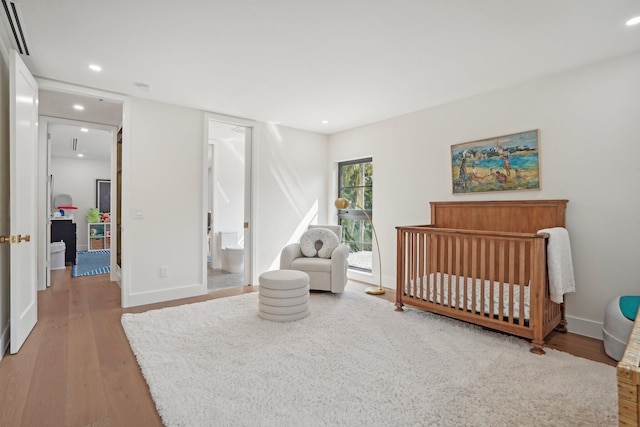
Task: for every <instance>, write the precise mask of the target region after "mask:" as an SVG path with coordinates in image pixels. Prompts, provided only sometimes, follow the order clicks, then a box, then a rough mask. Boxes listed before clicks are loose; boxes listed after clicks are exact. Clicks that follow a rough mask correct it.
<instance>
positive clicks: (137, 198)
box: [122, 99, 328, 306]
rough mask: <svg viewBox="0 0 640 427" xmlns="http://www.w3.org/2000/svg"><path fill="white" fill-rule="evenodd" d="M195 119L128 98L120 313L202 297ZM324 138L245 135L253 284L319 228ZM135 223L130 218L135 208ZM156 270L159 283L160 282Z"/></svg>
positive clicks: (267, 129) (266, 132) (198, 119)
mask: <svg viewBox="0 0 640 427" xmlns="http://www.w3.org/2000/svg"><path fill="white" fill-rule="evenodd" d="M203 120H204V115H203V113H202V112H199V111H196V110H192V109H188V108H182V107H177V106H172V105H167V104H161V103H155V102H151V101H145V100H140V99H132V100H131V124H130V129H129V131H127V129H126V126H127V124H126V123H125V128H124V139H123V163H124V164H123V188H124V189H123V192H124V194H123V241H122V243H123V270H122V271H123V281H124V282H125V284H124V288H125V289H128V291H127V292H128V294H126V295H125V296H124V299H123V304H124V305H125V306H132V305H140V304H148V303H152V302H156V301H164V300H170V299H176V298H184V297H188V296H191V295H198V294H201V293H204V292H206V277H203V276H204V275H203V273H204V269H203V268H202V266H203V265H204V264H203V263H204V260H205V257H206V253H205V251H204V248H205V245H204V238H205V234H204V228H203V227H204V226H205V223H204V221H203V213H204V212H205V206H207V203H206V201H205V200H203V194H205V193H204V191H203V188H202V185H203V179H202V177H203V175H202V174H203V173H206V171H204V170H203V168H204V167H205V163H206V162H203V159H202V155H203V146H202V144H204V143H205V140H204V135H203V127H204V126H203ZM327 142H328V137H327V136H325V135H320V134H315V133H311V132H304V131H299V130H295V129H289V128H283V127H276V126H270V125H266V124H262V123H259V124H257V125H256V127H255V129H254V156H253V157H254V176H255V177H254V180H253V182H254V186H255V188H254V198H253V199H254V203H255V204H254V223H255V224H254V226H253V230H254V246H255V247H254V253H255V254H256V260H255V263H254V278H253V282H256V283H257V281H256V280H255V279H256V278H257V276H258V275H259V274H260V273H262V272H264V271H267V270H270V269H273V268H277V267H278V261H279V256H280V251H281V250H282V248H283V246H284V245H285V244H286V243H288V242H290V241H294V240H297V239H299V237H300V234H301V233H302V231H303V230H304V229H305V228H306V226H307V225H308V224H309V223H314V222H324V221H326V211H327V207H326V199H327V192H326V191H327V173H326V164H327V151H328V148H327ZM140 210H141V211H143V214H144V218H142V219H136V218H134V215H133V214H134V213H135V212H136V211H140ZM161 266H166V267H167V268H168V272H169V274H168V277H166V278H161V277H160V274H159V271H160V267H161Z"/></svg>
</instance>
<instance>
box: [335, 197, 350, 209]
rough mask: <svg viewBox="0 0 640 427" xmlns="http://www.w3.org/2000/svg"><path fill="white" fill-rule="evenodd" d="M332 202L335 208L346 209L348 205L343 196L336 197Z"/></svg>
mask: <svg viewBox="0 0 640 427" xmlns="http://www.w3.org/2000/svg"><path fill="white" fill-rule="evenodd" d="M333 204H334V205H335V207H336V209H347V208H348V207H349V201H348V200H347V199H345V198H344V197H340V198H338V199H336V201H335V202H333Z"/></svg>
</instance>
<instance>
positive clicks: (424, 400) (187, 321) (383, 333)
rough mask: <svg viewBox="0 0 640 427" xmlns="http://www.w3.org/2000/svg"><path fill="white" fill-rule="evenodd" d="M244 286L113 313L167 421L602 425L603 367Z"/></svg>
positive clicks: (608, 406) (607, 382)
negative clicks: (261, 313) (273, 296)
mask: <svg viewBox="0 0 640 427" xmlns="http://www.w3.org/2000/svg"><path fill="white" fill-rule="evenodd" d="M257 299H258V295H257V293H250V294H244V295H240V296H235V297H230V298H223V299H216V300H211V301H207V302H202V303H196V304H189V305H183V306H179V307H172V308H165V309H161V310H154V311H148V312H146V313H140V314H124V315H123V316H122V325H123V326H124V330H125V331H126V334H127V337H128V338H129V342H130V344H131V348H132V349H133V352H134V353H135V355H136V357H137V360H138V363H139V364H140V367H141V368H142V373H143V375H144V377H145V379H146V381H147V383H148V384H149V388H150V390H151V395H152V397H153V399H154V401H155V404H156V407H157V408H158V413H159V414H160V416H161V417H162V420H163V422H164V423H165V425H167V426H320V425H322V426H327V425H343V426H387V425H402V426H467V425H474V426H598V427H602V426H615V425H617V403H616V402H617V401H616V399H617V389H616V373H615V369H614V368H613V367H611V366H607V365H604V364H601V363H597V362H593V361H589V360H586V359H582V358H578V357H574V356H571V355H569V354H567V353H562V352H559V351H555V350H551V349H547V350H546V352H547V354H546V355H543V356H537V355H534V354H532V353H530V352H529V347H530V346H529V343H528V342H527V341H526V340H522V339H517V338H514V337H510V336H505V335H502V334H498V333H494V332H489V331H486V330H483V329H481V328H478V327H475V326H471V325H468V324H465V323H462V322H458V321H455V320H451V319H447V318H445V317H441V316H437V315H433V314H429V313H425V312H422V311H419V310H413V309H407V310H406V311H405V312H404V313H398V312H395V311H394V305H393V304H392V303H390V302H387V301H384V300H381V299H379V298H376V297H372V296H369V295H366V294H363V293H361V292H358V291H355V290H350V289H349V288H347V289H346V291H345V293H344V294H342V295H332V294H312V295H311V297H310V299H311V314H310V315H309V317H307V318H305V319H302V320H299V321H296V322H291V323H277V322H271V321H268V320H263V319H261V318H259V317H258V315H257Z"/></svg>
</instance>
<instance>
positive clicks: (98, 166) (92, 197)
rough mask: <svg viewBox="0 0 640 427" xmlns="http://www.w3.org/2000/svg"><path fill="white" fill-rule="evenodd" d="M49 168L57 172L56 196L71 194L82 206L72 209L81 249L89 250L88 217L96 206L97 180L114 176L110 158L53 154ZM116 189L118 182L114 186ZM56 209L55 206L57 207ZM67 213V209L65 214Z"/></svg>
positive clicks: (76, 204)
mask: <svg viewBox="0 0 640 427" xmlns="http://www.w3.org/2000/svg"><path fill="white" fill-rule="evenodd" d="M49 171H50V172H51V174H52V175H53V179H54V182H53V195H54V196H56V195H58V194H68V195H70V196H71V197H72V199H73V205H74V206H76V207H77V208H78V209H77V210H75V211H73V210H72V211H68V212H69V213H71V214H73V216H74V219H75V222H76V224H77V225H76V235H77V239H78V240H77V249H78V251H86V250H87V246H88V244H87V220H86V216H87V214H88V213H89V209H90V208H95V207H97V206H96V179H110V177H111V162H110V161H109V160H105V161H100V160H87V159H71V158H68V157H52V158H51V164H50V166H49ZM114 188H115V185H114ZM54 208H55V207H54ZM66 214H67V212H65V215H66Z"/></svg>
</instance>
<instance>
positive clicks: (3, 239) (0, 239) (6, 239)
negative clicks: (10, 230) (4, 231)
mask: <svg viewBox="0 0 640 427" xmlns="http://www.w3.org/2000/svg"><path fill="white" fill-rule="evenodd" d="M30 241H31V235H29V234H27V235H26V236H23V235H21V234H18V235H17V236H0V243H20V242H30Z"/></svg>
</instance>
